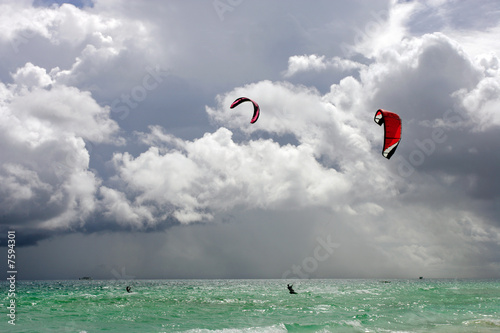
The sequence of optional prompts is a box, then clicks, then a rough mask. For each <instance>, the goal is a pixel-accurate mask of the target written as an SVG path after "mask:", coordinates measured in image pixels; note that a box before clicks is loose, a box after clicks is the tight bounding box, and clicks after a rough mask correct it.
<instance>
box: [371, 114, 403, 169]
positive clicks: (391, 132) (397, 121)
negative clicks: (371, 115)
mask: <svg viewBox="0 0 500 333" xmlns="http://www.w3.org/2000/svg"><path fill="white" fill-rule="evenodd" d="M374 120H375V122H376V123H377V124H379V125H380V126H382V124H385V126H384V148H383V149H382V155H384V157H386V158H387V159H389V158H391V156H392V154H394V152H395V151H396V148H398V145H399V142H400V141H401V118H399V116H398V115H397V114H395V113H394V112H390V111H386V110H383V109H379V110H377V113H375V119H374Z"/></svg>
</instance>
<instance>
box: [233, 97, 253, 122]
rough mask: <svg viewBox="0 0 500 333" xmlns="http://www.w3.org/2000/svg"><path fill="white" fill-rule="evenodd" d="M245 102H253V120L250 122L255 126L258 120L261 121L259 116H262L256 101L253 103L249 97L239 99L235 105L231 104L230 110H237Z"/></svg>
mask: <svg viewBox="0 0 500 333" xmlns="http://www.w3.org/2000/svg"><path fill="white" fill-rule="evenodd" d="M243 102H252V104H253V117H252V120H250V123H251V124H253V123H255V122H256V121H257V119H259V115H260V108H259V104H257V103H255V102H254V101H252V100H251V99H250V98H247V97H240V98H237V99H236V100H235V101H234V102H233V104H231V106H230V108H231V109H232V108H235V107H237V106H238V105H240V104H241V103H243Z"/></svg>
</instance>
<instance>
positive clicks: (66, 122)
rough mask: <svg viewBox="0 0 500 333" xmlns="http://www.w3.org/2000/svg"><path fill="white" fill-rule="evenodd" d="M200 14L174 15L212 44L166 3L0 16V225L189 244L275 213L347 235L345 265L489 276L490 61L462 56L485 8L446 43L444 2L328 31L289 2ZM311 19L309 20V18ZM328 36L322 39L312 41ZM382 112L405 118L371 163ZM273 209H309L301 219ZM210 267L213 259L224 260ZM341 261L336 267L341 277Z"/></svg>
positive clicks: (357, 14)
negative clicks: (148, 235) (390, 146)
mask: <svg viewBox="0 0 500 333" xmlns="http://www.w3.org/2000/svg"><path fill="white" fill-rule="evenodd" d="M151 3H152V4H154V1H152V2H151ZM156 5H158V6H156ZM469 5H470V3H469ZM469 5H463V6H465V7H464V8H470V7H469ZM207 6H208V7H203V6H201V5H200V7H196V8H194V9H193V10H192V12H190V13H191V14H192V15H193V16H194V17H196V18H198V19H199V20H200V22H204V23H205V24H206V27H210V31H215V32H216V33H217V37H216V38H215V37H213V36H212V35H213V33H211V34H207V30H208V28H207V29H204V30H203V31H200V29H199V28H195V27H191V26H189V27H188V26H186V23H185V22H183V20H182V19H181V18H182V13H185V12H186V11H187V10H188V9H190V8H188V7H186V5H180V4H178V5H174V4H169V5H166V4H162V5H159V4H155V6H141V7H140V8H139V7H135V5H133V4H130V5H127V6H125V5H124V3H123V2H121V1H95V2H94V4H93V6H92V7H83V8H77V7H75V6H73V5H70V4H63V5H60V6H58V5H53V6H51V7H44V6H41V7H35V6H32V5H31V3H30V2H6V3H4V4H3V5H1V8H0V9H2V10H0V12H1V13H3V14H0V15H1V16H2V17H3V18H4V19H5V20H4V21H3V22H5V26H6V28H5V29H0V30H1V32H0V43H1V44H2V49H1V51H0V54H1V55H2V56H3V57H5V58H6V62H5V64H4V65H3V67H2V68H0V79H1V82H0V120H1V121H0V127H1V131H0V147H1V151H2V154H1V156H0V184H1V185H0V210H1V215H0V224H1V225H2V226H3V230H6V229H8V228H16V229H17V230H20V233H19V234H21V235H22V234H24V235H25V236H24V237H25V241H24V244H34V243H36V242H37V240H41V239H44V238H47V237H50V236H51V235H52V236H53V235H60V234H70V233H84V234H85V233H93V232H95V233H98V232H100V231H121V232H129V231H133V232H152V231H161V230H165V229H167V228H169V227H171V226H173V225H182V226H183V227H186V228H189V227H191V228H192V229H179V230H183V231H172V233H176V232H177V233H178V234H179V235H182V237H186V239H189V237H190V236H189V235H188V234H187V233H188V231H184V230H193V232H194V233H196V232H197V231H195V230H200V229H197V228H201V227H200V225H210V226H220V224H221V223H222V225H223V226H220V228H221V230H224V232H227V233H228V234H231V233H233V232H234V234H233V235H237V236H241V234H240V233H241V232H243V231H242V230H244V227H242V226H238V227H234V228H235V229H238V228H242V229H241V230H239V229H238V231H236V230H233V229H231V227H228V226H226V225H225V223H223V222H227V221H228V220H231V221H233V222H234V220H239V219H241V220H243V221H246V222H245V223H250V222H248V221H251V220H252V216H259V218H261V219H266V216H272V217H273V220H275V221H274V223H277V224H278V225H280V226H281V225H282V223H289V224H290V225H291V226H294V227H295V228H299V229H300V230H302V235H303V237H304V238H307V242H306V244H309V245H311V244H313V245H314V242H315V241H314V239H315V238H314V237H312V236H311V235H315V234H316V233H321V232H326V230H329V229H330V228H332V226H331V224H330V223H326V222H325V223H324V224H322V222H323V221H325V220H334V221H335V227H334V229H335V230H338V232H339V238H337V239H336V241H337V242H339V240H340V239H342V236H345V237H349V239H350V240H351V242H350V244H346V242H343V243H342V242H339V244H340V248H339V250H338V251H339V253H344V254H345V255H346V256H347V255H348V254H349V253H351V250H352V256H354V257H356V258H359V259H360V263H361V262H363V263H366V261H369V260H366V259H362V258H363V254H365V255H366V253H369V252H370V251H375V252H374V253H373V256H372V257H370V258H371V259H370V260H372V261H373V263H375V262H376V263H378V264H379V265H381V266H380V267H384V269H390V270H391V271H393V272H394V271H397V269H398V267H406V266H408V264H407V263H408V262H410V263H412V264H414V265H416V266H417V267H418V268H425V269H427V270H428V271H429V272H439V267H440V266H441V267H444V268H443V270H446V272H452V274H455V273H456V272H459V267H460V266H461V265H464V266H466V267H467V268H466V269H465V272H464V273H463V275H464V276H472V275H473V271H474V267H475V266H474V264H473V263H474V262H476V263H477V262H480V263H482V271H481V272H482V273H481V274H483V275H492V274H496V273H498V271H499V270H500V267H499V266H498V260H497V258H496V257H495V253H496V251H498V244H499V239H500V236H499V235H500V233H499V231H500V230H499V228H500V225H499V223H498V208H497V207H498V206H499V200H500V192H499V191H498V189H499V188H500V186H499V185H500V183H499V182H500V181H499V180H498V177H496V171H497V169H498V166H499V165H500V155H499V154H498V153H497V152H498V148H499V147H498V146H499V144H498V142H500V141H499V136H500V130H499V129H500V116H499V112H498V110H499V107H500V100H499V98H498V96H499V92H500V72H499V59H498V51H499V50H498V49H493V50H492V51H491V52H488V53H486V54H480V53H478V52H473V53H472V52H471V51H470V50H471V44H470V43H471V42H472V40H471V39H470V38H468V37H467V35H466V34H465V33H464V31H466V32H468V33H470V35H475V36H483V37H484V38H485V39H489V38H490V37H491V35H490V33H491V31H496V30H495V29H497V28H498V24H497V23H498V19H497V18H496V17H495V19H492V20H491V21H489V24H488V25H487V27H483V26H481V27H478V26H477V25H475V24H471V25H466V26H461V27H462V28H463V29H465V30H461V32H460V31H458V30H457V29H456V26H457V25H459V22H460V20H459V17H457V16H456V15H459V14H460V11H451V9H450V8H451V7H450V4H449V3H448V2H446V1H444V2H441V3H440V4H439V5H438V4H437V3H436V2H432V1H431V2H404V3H398V2H389V3H387V2H380V3H378V2H374V3H373V4H372V6H373V7H370V8H364V9H362V8H358V7H351V6H354V5H348V6H347V5H346V6H347V7H345V8H337V9H338V12H339V13H340V14H335V15H341V14H342V13H345V14H346V18H345V19H344V21H343V22H345V23H346V26H348V27H350V28H349V29H344V30H340V29H339V25H338V23H336V20H332V19H331V18H328V17H326V16H325V15H319V14H318V13H317V11H318V9H317V8H315V7H314V8H313V7H312V6H311V7H307V8H303V7H301V5H300V4H299V3H295V2H294V3H293V4H292V5H290V6H291V7H290V10H289V11H288V12H287V13H285V14H286V15H285V14H278V13H281V12H280V11H278V7H279V4H268V6H269V7H268V11H266V13H261V15H262V16H257V17H256V20H257V21H255V20H254V21H252V20H250V19H248V18H246V17H247V15H246V14H252V13H256V11H257V9H256V7H254V6H255V5H254V4H252V3H250V2H248V3H247V2H243V3H241V4H240V5H238V6H236V7H232V9H233V10H231V11H226V12H224V13H223V18H224V19H223V20H221V12H220V11H219V12H218V11H217V10H216V9H214V8H213V7H212V6H211V4H210V3H209V4H208V5H207ZM329 6H332V5H329ZM491 6H493V8H496V7H494V6H495V5H494V4H490V5H489V6H484V7H482V8H483V9H482V10H484V11H490V10H491V8H492V7H491ZM153 7H154V8H155V9H154V10H153V9H152V8H153ZM436 8H437V9H439V11H437V12H436V13H438V14H439V15H437V14H436V15H437V16H436V17H432V18H428V19H427V20H428V21H427V22H428V23H429V22H434V23H435V24H436V25H438V26H439V27H440V29H436V30H433V29H431V31H426V29H428V28H426V27H428V26H429V25H425V26H424V25H423V24H421V23H420V21H419V20H418V18H420V19H422V18H423V17H424V16H425V15H424V14H425V13H428V12H429V10H430V9H436ZM207 10H208V11H209V13H211V14H212V15H207ZM478 11H481V8H479V9H478ZM316 14H318V19H317V22H316V21H311V20H308V19H307V18H309V17H314V16H315V15H316ZM347 14H350V16H348V15H347ZM478 15H479V14H478ZM163 16H164V17H163ZM250 16H251V15H250ZM270 16H273V17H275V20H274V21H272V22H274V23H273V24H272V25H271V26H268V25H269V24H270V23H266V22H271V21H267V20H268V19H269V17H270ZM165 17H167V18H169V20H165V19H164V18H165ZM254 18H255V17H254ZM360 18H363V19H362V20H361V19H360ZM350 20H352V21H350ZM252 22H259V23H260V25H259V24H256V23H252ZM353 22H354V23H353ZM361 22H364V23H361ZM347 23H349V24H347ZM242 25H247V26H248V25H249V26H252V29H249V30H244V29H243V28H242ZM430 26H432V25H430ZM179 27H184V28H185V29H180V28H179ZM271 27H273V28H275V29H271ZM483 28H487V31H486V32H485V33H481V30H480V29H483ZM245 31H246V32H245ZM470 35H469V36H470ZM325 36H331V37H332V38H333V37H335V38H336V41H337V43H334V44H335V45H336V46H335V47H333V46H332V47H331V48H328V47H326V46H325V40H326V39H325ZM475 42H476V43H479V44H480V42H479V39H478V40H476V41H475ZM329 43H330V42H329ZM481 45H484V44H481ZM35 51H36V52H35ZM228 73H230V74H228ZM179 96H181V97H182V98H180V97H179ZM241 96H248V97H250V98H252V99H255V100H256V101H257V102H258V103H259V105H260V107H261V115H260V118H259V120H258V121H257V122H256V123H255V124H250V123H249V121H250V117H251V112H252V110H251V105H245V104H242V105H240V106H239V107H238V108H235V109H229V105H230V104H231V102H232V101H234V99H236V98H237V97H241ZM379 108H384V109H387V110H390V111H393V112H397V113H398V114H399V115H400V116H401V118H402V120H403V139H402V141H401V144H400V146H399V148H398V150H397V152H396V154H395V155H394V156H393V157H392V159H391V160H386V159H384V158H383V157H382V156H381V154H380V152H381V147H382V137H383V129H382V128H380V127H379V126H377V125H376V124H375V122H374V121H373V116H374V114H375V111H376V110H377V109H379ZM200 133H201V135H199V134H200ZM290 212H295V214H296V215H297V216H304V214H305V213H304V212H307V214H309V215H308V216H310V217H311V220H314V222H312V224H313V225H314V228H312V229H311V230H309V229H306V228H305V227H304V226H303V224H304V222H303V221H299V219H298V218H297V219H293V218H292V217H291V216H290V215H289V214H290ZM285 220H287V222H284V221H285ZM289 220H291V221H289ZM234 223H237V222H234ZM228 224H231V222H230V223H228ZM262 225H263V224H262V223H259V224H258V226H260V228H262ZM268 227H269V226H268ZM207 228H208V227H207ZM214 228H215V227H214ZM256 228H257V224H256V226H254V227H252V228H250V229H251V230H252V232H256V233H257V231H256V230H257V229H256ZM302 228H303V229H302ZM315 228H317V229H315ZM228 230H231V231H228ZM318 230H320V231H318ZM248 231H249V230H246V231H245V232H248ZM185 233H186V234H185ZM258 233H259V235H260V236H262V233H263V231H262V230H260V231H258ZM276 234H277V233H276ZM22 237H23V236H20V239H21V242H22V239H23V238H22ZM170 237H172V236H170ZM206 237H209V238H206V239H204V240H203V239H200V238H201V236H200V235H199V234H196V236H193V239H196V242H197V243H196V246H194V245H193V246H194V248H195V249H201V248H205V249H213V251H214V252H217V251H216V250H215V249H214V245H208V243H209V242H208V241H207V239H212V240H220V239H219V236H217V235H215V233H214V234H213V235H208V234H207V236H206ZM240 239H241V238H240ZM346 239H347V238H346ZM193 242H195V241H194V240H193ZM268 242H269V243H268V244H271V240H269V241H268ZM285 243H286V241H285V240H282V241H281V243H280V244H285ZM179 246H181V247H182V245H179ZM234 246H236V245H234ZM355 246H356V247H357V248H358V249H359V250H356V248H355ZM166 247H167V248H169V251H172V252H170V254H169V255H165V256H166V257H169V258H170V259H169V260H173V261H175V262H178V261H179V260H180V259H179V258H180V257H175V258H174V256H173V253H180V252H181V251H180V250H179V249H175V250H174V249H172V248H171V247H170V246H166ZM249 247H250V245H248V247H247V248H246V249H248V248H249ZM312 247H313V248H314V246H312ZM301 249H302V250H303V251H307V250H306V245H304V248H301ZM193 251H195V250H193ZM297 251H298V250H297ZM195 252H196V251H195ZM241 252H242V253H243V252H244V251H243V250H241ZM202 253H204V252H203V251H202V250H200V251H199V252H196V254H193V258H195V259H193V260H194V262H200V261H203V254H202ZM238 253H239V252H238ZM227 255H228V256H230V255H229V254H227ZM293 255H294V256H295V258H296V256H300V254H298V253H294V254H293ZM240 256H243V254H240ZM205 259H206V258H205ZM212 259H213V260H215V261H217V262H218V264H217V265H216V266H218V267H220V265H222V266H223V265H228V266H229V263H230V262H231V263H234V261H237V260H236V259H234V258H231V259H228V261H224V260H223V259H220V260H221V261H220V262H219V261H218V260H219V259H217V260H216V259H214V258H212ZM293 260H295V259H292V255H290V257H287V258H286V260H284V261H283V262H284V263H283V265H282V266H280V267H281V268H280V269H281V273H282V272H283V271H285V270H286V269H287V267H290V265H291V264H293V262H294V261H293ZM329 260H332V261H333V260H339V259H338V257H337V258H334V257H332V258H330V259H329ZM385 261H390V264H389V263H385ZM349 262H350V261H349V260H347V259H346V260H345V262H344V261H342V263H340V262H339V263H338V264H339V265H340V266H341V267H343V268H344V269H345V271H346V272H350V274H355V271H356V270H355V269H351V268H350V266H349ZM287 265H288V266H287ZM360 265H361V264H360ZM258 266H259V265H258V263H256V267H258ZM273 266H274V264H271V263H270V262H267V261H266V263H264V262H263V263H262V272H263V274H264V272H265V274H267V275H266V276H270V275H272V276H276V275H280V274H277V273H276V272H271V269H270V268H269V267H273ZM370 267H371V268H373V269H374V266H370ZM186 269H188V268H186ZM220 269H221V270H224V269H226V268H224V269H222V268H220ZM227 269H228V271H231V269H230V268H227ZM322 269H323V270H322V271H319V272H317V273H318V274H319V275H321V276H330V275H332V274H333V271H334V270H333V268H332V267H331V266H328V265H326V263H325V265H323V268H322ZM380 269H381V270H383V269H382V268H380ZM278 273H279V272H278ZM412 273H415V274H418V273H417V272H412ZM132 274H133V273H132ZM228 274H230V273H228ZM363 274H365V272H364V273H363ZM436 274H437V273H436Z"/></svg>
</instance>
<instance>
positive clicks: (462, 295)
mask: <svg viewBox="0 0 500 333" xmlns="http://www.w3.org/2000/svg"><path fill="white" fill-rule="evenodd" d="M290 282H293V283H294V289H295V291H297V292H298V294H297V295H291V294H289V293H288V290H287V289H286V284H287V283H290ZM127 285H131V286H132V292H131V293H127V292H126V290H125V287H126V286H127ZM2 287H3V290H4V291H5V292H4V293H3V294H2V295H1V298H0V302H1V308H2V319H1V322H0V331H1V332H88V333H90V332H124V333H126V332H500V281H499V280H483V281H477V280H427V279H424V280H391V281H390V283H385V282H384V281H379V280H296V281H285V280H131V281H111V280H110V281H18V282H17V285H16V297H15V300H16V312H15V316H16V320H15V324H16V325H15V326H13V325H11V324H9V323H8V320H10V319H9V317H8V316H7V314H8V309H7V306H8V304H9V302H10V299H11V298H9V296H8V293H7V289H8V285H7V284H6V283H3V285H2Z"/></svg>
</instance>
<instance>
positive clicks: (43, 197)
mask: <svg viewBox="0 0 500 333" xmlns="http://www.w3.org/2000/svg"><path fill="white" fill-rule="evenodd" d="M12 77H13V80H14V83H12V84H10V85H8V86H5V85H3V84H2V88H1V89H0V91H1V97H0V100H1V102H0V103H1V106H0V115H1V118H2V122H1V125H0V126H1V128H2V130H1V132H2V134H1V140H0V141H1V147H2V151H3V154H2V156H1V162H2V167H1V168H0V178H2V180H3V181H4V184H5V185H4V186H2V189H1V191H2V200H1V201H0V205H1V206H2V219H1V221H2V224H4V225H20V226H23V225H24V226H25V227H26V228H28V229H31V228H33V229H42V230H43V229H62V230H67V229H68V228H72V227H73V226H77V227H81V226H83V225H84V224H85V223H86V221H87V219H88V218H89V217H90V216H92V215H93V214H94V212H95V209H96V201H97V200H96V192H97V189H98V187H99V186H100V179H99V176H97V175H96V174H95V173H94V172H93V171H91V170H90V169H89V163H90V161H89V159H90V158H89V152H88V147H89V146H88V144H86V142H87V143H90V142H94V143H110V144H122V143H123V139H121V138H120V137H119V136H118V125H117V124H116V123H115V122H114V121H113V120H111V119H109V108H106V107H101V106H99V105H98V104H97V103H96V102H95V101H94V100H93V99H92V97H91V96H90V94H89V93H88V92H82V91H80V90H78V89H76V88H74V87H67V86H63V85H59V84H57V83H54V81H53V79H52V77H51V76H50V75H49V74H47V73H46V71H45V70H44V69H43V68H40V67H37V66H34V65H33V64H31V63H28V64H26V66H24V67H23V68H19V69H18V70H17V71H16V72H15V73H13V75H12Z"/></svg>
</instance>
